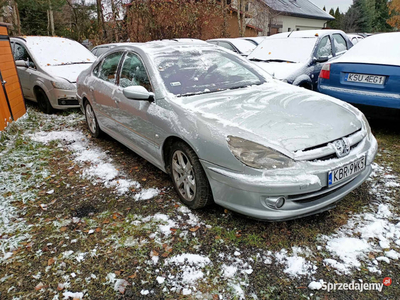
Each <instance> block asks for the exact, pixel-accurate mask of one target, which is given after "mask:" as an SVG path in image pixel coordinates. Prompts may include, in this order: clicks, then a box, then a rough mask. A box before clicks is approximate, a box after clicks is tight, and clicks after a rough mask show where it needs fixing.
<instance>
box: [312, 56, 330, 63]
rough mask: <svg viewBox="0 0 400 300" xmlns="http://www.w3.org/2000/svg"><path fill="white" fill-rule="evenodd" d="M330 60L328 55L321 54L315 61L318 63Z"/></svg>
mask: <svg viewBox="0 0 400 300" xmlns="http://www.w3.org/2000/svg"><path fill="white" fill-rule="evenodd" d="M328 60H329V57H328V56H320V57H318V58H317V57H314V61H315V62H317V63H324V62H327V61H328Z"/></svg>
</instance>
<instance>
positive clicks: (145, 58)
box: [77, 40, 377, 220]
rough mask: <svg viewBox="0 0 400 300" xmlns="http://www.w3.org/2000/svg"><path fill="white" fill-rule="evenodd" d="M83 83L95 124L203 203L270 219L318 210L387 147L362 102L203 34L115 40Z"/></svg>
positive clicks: (83, 99)
mask: <svg viewBox="0 0 400 300" xmlns="http://www.w3.org/2000/svg"><path fill="white" fill-rule="evenodd" d="M77 88H78V98H79V101H80V105H81V108H82V110H83V111H84V113H85V115H86V120H87V123H88V127H89V130H90V131H91V133H92V135H93V136H95V137H97V136H99V135H100V133H101V132H105V133H107V134H109V135H110V136H112V137H113V138H115V139H116V140H118V141H120V142H121V143H123V144H124V145H126V146H127V147H129V148H130V149H132V150H133V151H135V152H136V153H137V154H139V155H141V156H142V157H144V158H145V159H147V160H148V161H149V162H151V163H152V164H154V165H155V166H157V167H158V168H159V169H161V170H162V171H164V172H166V173H168V174H170V175H171V178H172V181H173V183H174V186H175V188H176V190H177V194H178V195H179V197H180V199H181V201H182V202H183V203H184V204H186V205H187V206H188V207H190V208H192V209H197V208H202V207H204V206H206V205H207V204H210V203H212V201H215V202H216V203H217V204H220V205H222V206H224V207H226V208H228V209H231V210H233V211H236V212H239V213H242V214H245V215H248V216H250V217H253V218H256V219H264V220H287V219H293V218H298V217H302V216H306V215H310V214H314V213H318V212H321V211H324V210H326V209H329V208H331V207H332V206H333V205H334V204H335V202H337V201H338V200H340V199H341V198H343V197H344V196H345V195H347V194H348V193H349V192H350V191H352V190H353V189H355V188H356V187H358V186H359V185H361V184H362V183H363V182H364V181H365V180H366V179H367V178H368V176H369V174H370V172H371V163H372V161H373V159H374V157H375V154H376V151H377V143H376V140H375V138H374V136H373V135H372V134H371V130H370V127H369V125H368V122H367V120H366V119H365V117H364V115H363V114H362V113H361V112H360V111H358V110H357V109H356V108H354V107H352V106H351V105H349V104H346V103H344V102H342V101H339V100H336V99H334V98H331V97H328V96H324V95H321V94H318V93H315V92H311V91H307V90H304V89H301V88H298V87H294V86H290V85H287V84H285V83H281V82H279V81H277V80H274V79H272V78H271V77H269V76H268V75H267V74H264V73H262V70H261V69H258V67H257V66H255V65H252V63H250V62H248V61H246V59H244V58H242V57H240V56H238V55H236V54H233V53H232V52H229V51H227V50H225V49H222V48H220V47H216V46H213V45H209V44H205V43H204V42H196V41H190V42H189V41H179V40H178V41H173V40H171V41H169V40H165V41H154V42H148V43H137V44H133V43H132V44H129V45H125V46H122V47H115V48H113V49H112V50H110V51H109V52H108V53H107V54H105V55H103V56H102V57H100V58H99V59H98V60H97V61H96V62H95V63H94V64H93V66H92V67H91V68H90V69H88V70H86V71H83V72H82V73H81V74H80V76H79V78H78V80H77Z"/></svg>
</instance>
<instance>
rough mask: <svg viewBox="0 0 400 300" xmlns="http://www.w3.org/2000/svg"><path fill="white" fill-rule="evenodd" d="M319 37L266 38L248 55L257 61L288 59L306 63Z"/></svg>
mask: <svg viewBox="0 0 400 300" xmlns="http://www.w3.org/2000/svg"><path fill="white" fill-rule="evenodd" d="M316 41H317V38H283V39H274V38H270V39H269V38H266V39H265V40H264V42H262V43H261V44H260V45H258V47H257V48H256V49H254V51H253V52H252V53H251V54H250V56H249V57H248V58H249V59H250V60H256V61H267V62H268V61H271V62H272V61H278V62H279V61H284V62H286V61H288V62H295V63H305V62H307V61H308V60H309V59H310V57H311V53H312V51H313V49H314V46H315V43H316Z"/></svg>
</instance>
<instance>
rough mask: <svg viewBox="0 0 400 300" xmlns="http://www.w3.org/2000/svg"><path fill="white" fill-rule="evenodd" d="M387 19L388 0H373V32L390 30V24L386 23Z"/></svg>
mask: <svg viewBox="0 0 400 300" xmlns="http://www.w3.org/2000/svg"><path fill="white" fill-rule="evenodd" d="M388 19H389V6H388V0H375V18H374V21H373V23H372V27H373V28H372V30H373V31H374V32H385V31H391V30H392V26H390V25H389V24H388V23H387V20H388Z"/></svg>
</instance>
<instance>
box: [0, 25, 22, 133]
mask: <svg viewBox="0 0 400 300" xmlns="http://www.w3.org/2000/svg"><path fill="white" fill-rule="evenodd" d="M3 28H4V27H1V26H0V35H4V34H2V33H1V32H2V30H3V32H4V29H5V33H6V34H7V29H6V28H4V29H3ZM0 70H1V73H2V75H3V79H4V80H5V81H7V83H6V85H5V87H6V91H7V96H8V100H9V103H10V106H11V110H12V113H13V116H14V120H17V119H18V118H19V117H21V116H23V115H24V114H25V112H26V108H25V102H24V98H23V95H22V91H21V86H20V82H19V79H18V73H17V69H16V67H15V63H14V57H13V55H12V52H11V45H10V42H9V41H8V40H7V41H4V40H3V41H0ZM0 89H1V91H0V130H3V129H4V127H5V126H7V123H8V122H10V121H11V118H10V112H9V108H8V105H7V101H6V98H5V95H4V92H3V89H2V87H1V86H0Z"/></svg>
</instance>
